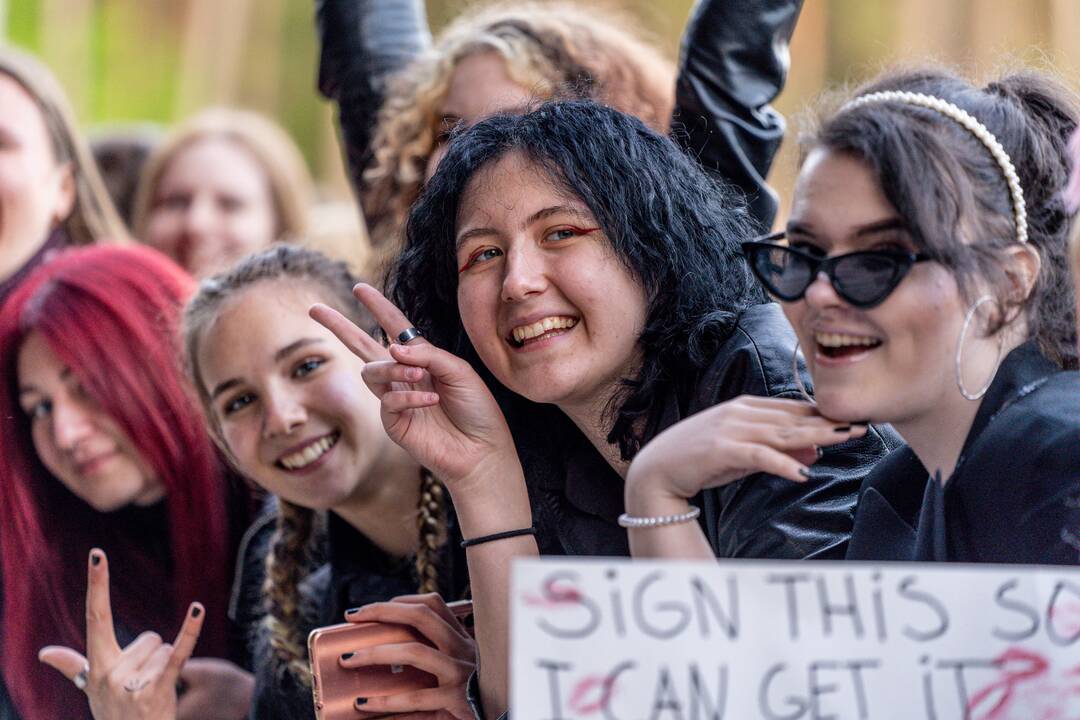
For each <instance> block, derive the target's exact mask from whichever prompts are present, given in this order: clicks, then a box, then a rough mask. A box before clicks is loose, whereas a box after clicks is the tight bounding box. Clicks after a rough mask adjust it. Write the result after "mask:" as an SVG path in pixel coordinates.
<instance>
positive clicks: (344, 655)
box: [341, 652, 356, 660]
mask: <svg viewBox="0 0 1080 720" xmlns="http://www.w3.org/2000/svg"><path fill="white" fill-rule="evenodd" d="M355 654H356V653H354V652H347V653H341V659H342V660H348V659H349V658H351V657H352V656H353V655H355Z"/></svg>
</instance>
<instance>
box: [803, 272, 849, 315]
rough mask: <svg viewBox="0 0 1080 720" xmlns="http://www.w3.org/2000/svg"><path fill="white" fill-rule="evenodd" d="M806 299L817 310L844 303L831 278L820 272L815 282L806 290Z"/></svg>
mask: <svg viewBox="0 0 1080 720" xmlns="http://www.w3.org/2000/svg"><path fill="white" fill-rule="evenodd" d="M805 299H806V302H807V304H808V305H812V306H813V307H816V308H823V307H831V306H833V305H840V304H842V303H843V302H844V301H843V300H841V299H840V296H839V295H837V294H836V290H835V289H834V288H833V286H832V281H831V280H830V279H829V276H828V275H826V274H825V273H823V272H818V274H817V276H816V277H814V280H813V282H811V283H810V286H809V287H807V288H806V296H805Z"/></svg>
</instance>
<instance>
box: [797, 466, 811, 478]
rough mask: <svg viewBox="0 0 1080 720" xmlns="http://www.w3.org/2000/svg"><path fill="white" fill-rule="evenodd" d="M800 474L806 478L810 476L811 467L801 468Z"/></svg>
mask: <svg viewBox="0 0 1080 720" xmlns="http://www.w3.org/2000/svg"><path fill="white" fill-rule="evenodd" d="M799 474H800V475H802V476H803V477H804V478H809V477H810V468H804V467H801V468H799Z"/></svg>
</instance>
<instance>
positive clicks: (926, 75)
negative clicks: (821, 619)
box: [627, 69, 1080, 564]
mask: <svg viewBox="0 0 1080 720" xmlns="http://www.w3.org/2000/svg"><path fill="white" fill-rule="evenodd" d="M1077 108H1078V105H1077V98H1076V96H1075V95H1074V94H1073V93H1071V92H1069V91H1067V90H1066V89H1065V88H1063V87H1062V86H1061V85H1060V84H1059V83H1057V82H1056V81H1055V80H1053V79H1051V78H1050V77H1048V76H1047V75H1045V74H1042V73H1036V72H1026V73H1020V74H1015V75H1010V76H1007V77H1005V78H1003V79H1001V80H998V81H996V82H992V83H990V84H989V85H987V86H986V87H985V88H978V87H975V86H973V85H972V84H971V83H970V82H968V81H967V80H965V79H964V78H961V77H959V76H957V75H954V74H952V73H949V72H945V71H942V70H934V69H931V70H926V71H908V72H900V73H895V74H888V75H886V76H884V77H882V78H880V79H878V80H876V81H874V82H872V83H870V84H869V85H867V86H866V87H864V88H862V89H861V90H860V91H858V92H857V93H856V94H855V96H854V97H853V99H852V100H850V101H849V102H848V103H847V104H845V105H844V106H842V107H841V108H840V109H839V110H837V111H835V112H833V113H832V114H830V115H828V116H827V117H826V118H825V119H824V121H823V122H822V123H821V126H820V127H819V128H818V129H817V130H816V131H815V132H813V133H811V134H810V135H809V136H808V138H807V139H806V140H805V146H804V149H805V157H804V160H803V164H802V171H801V173H800V175H799V180H798V183H797V185H796V188H795V198H794V204H793V208H792V213H791V217H790V218H789V220H788V224H787V229H786V232H785V233H782V234H779V235H776V236H773V237H771V238H768V239H767V240H766V241H765V242H757V243H750V244H747V245H746V246H745V247H746V252H747V254H748V256H749V258H750V262H751V265H752V266H753V268H754V269H755V271H756V273H757V275H758V277H759V278H760V279H761V281H762V283H763V284H764V285H765V287H766V288H768V289H769V290H770V292H772V293H773V294H774V295H775V296H777V297H778V298H780V300H781V301H782V302H781V304H782V306H783V309H784V312H785V314H786V315H787V317H788V319H789V320H790V321H791V323H792V325H793V326H794V327H795V331H796V333H797V335H798V337H799V339H800V341H801V343H802V346H803V348H804V349H805V351H806V353H807V359H808V362H809V365H810V371H811V374H812V375H813V378H814V384H815V396H816V403H817V412H820V413H822V414H823V415H825V416H827V417H830V418H835V419H838V420H840V421H850V420H856V419H860V418H862V419H866V418H869V419H870V420H872V421H874V422H887V423H891V424H892V425H893V427H894V428H896V430H897V431H898V432H899V433H900V434H901V435H902V436H903V437H904V439H905V440H906V441H907V443H908V445H907V447H904V448H901V449H898V450H896V451H894V452H893V453H892V454H891V455H890V456H889V457H888V458H886V459H885V460H884V461H882V462H881V463H879V464H878V465H877V467H875V468H874V470H873V471H872V473H871V474H870V475H869V476H868V477H867V480H866V483H865V484H864V486H863V490H862V493H861V496H860V501H859V505H858V510H857V513H856V518H855V528H854V534H853V537H852V541H851V543H850V545H849V547H848V552H847V556H848V557H849V558H854V559H873V560H945V561H957V562H1006V563H1036V564H1047V563H1057V564H1076V563H1077V562H1080V502H1078V499H1080V445H1078V444H1077V442H1076V438H1077V434H1078V432H1080V375H1078V374H1077V373H1075V372H1064V370H1072V369H1075V368H1076V360H1077V349H1076V327H1075V306H1074V292H1075V291H1074V286H1073V283H1072V281H1071V280H1070V276H1069V264H1068V233H1069V225H1070V223H1069V215H1070V211H1069V210H1068V209H1067V208H1066V206H1065V200H1066V198H1065V196H1064V194H1063V192H1062V191H1063V189H1064V188H1065V187H1066V184H1067V181H1068V177H1069V163H1068V153H1067V149H1066V148H1067V142H1068V139H1069V136H1070V134H1071V133H1072V132H1073V131H1074V130H1075V128H1076V126H1077V119H1078V117H1080V113H1078V109H1077ZM803 407H804V410H805V412H811V410H810V405H808V404H807V405H804V406H803ZM737 418H738V416H737V415H736V414H735V413H733V412H731V409H730V408H714V409H713V410H710V411H708V412H705V413H702V414H700V415H698V416H696V417H694V418H691V419H689V420H688V421H686V422H684V423H681V424H680V425H677V426H675V427H672V428H671V429H670V430H669V431H668V432H667V433H665V434H664V435H663V436H662V437H660V438H657V440H656V441H655V442H654V443H653V444H652V445H651V446H650V447H649V448H647V449H646V450H645V451H644V452H643V453H641V455H639V456H638V458H637V459H636V460H635V462H634V465H633V467H632V468H631V470H630V474H629V475H630V479H629V480H628V483H627V505H628V507H631V508H632V509H633V510H634V511H635V512H638V513H641V514H645V515H653V514H663V513H670V512H677V511H680V510H681V509H685V508H686V499H687V498H692V497H694V496H695V495H696V494H697V493H698V492H699V491H700V489H701V488H702V487H711V486H716V485H719V484H722V483H724V482H726V481H727V480H728V479H729V478H732V477H736V476H737V475H738V474H739V473H741V472H742V471H743V466H741V465H738V463H735V466H736V467H737V468H738V469H735V467H733V463H732V461H731V460H730V459H729V457H725V452H724V451H725V449H726V443H730V442H731V440H732V439H733V438H734V437H736V436H737V431H738V432H741V433H742V434H743V435H748V434H751V433H752V434H753V439H752V440H750V442H752V443H753V445H754V446H755V447H756V448H757V452H758V453H759V454H760V456H761V457H762V458H768V460H769V462H770V463H771V462H772V461H775V462H777V463H781V462H783V463H786V464H787V465H788V466H789V471H788V472H789V475H790V473H791V471H792V468H790V465H791V462H790V460H789V459H784V458H781V457H779V456H778V455H777V453H775V452H774V449H775V447H776V443H775V440H774V438H775V437H777V435H778V432H779V429H780V426H778V425H777V424H776V423H774V422H772V419H770V418H764V417H763V418H760V419H758V420H755V421H754V424H753V425H752V426H749V430H747V429H746V428H741V429H736V428H734V427H733V422H734V421H735V420H736V419H737ZM709 438H712V439H713V440H709ZM716 438H724V440H722V441H719V442H717V441H716ZM806 446H809V443H808V442H807V443H806ZM694 448H705V450H704V451H701V452H695V451H694V450H693V449H694ZM676 459H678V460H681V461H686V460H689V462H685V464H683V465H681V466H676V465H674V464H673V462H674V461H675V460H676ZM762 466H763V465H758V467H762ZM631 542H632V544H633V546H634V550H635V554H648V555H661V556H683V555H686V554H687V553H688V552H690V550H688V548H697V550H696V552H697V553H698V554H701V553H703V552H704V551H705V548H706V547H707V538H706V537H704V536H703V535H702V534H701V533H700V532H698V531H697V530H696V529H694V528H693V527H691V526H687V525H683V526H678V527H669V528H655V529H643V530H639V531H635V532H634V533H633V535H632V538H631Z"/></svg>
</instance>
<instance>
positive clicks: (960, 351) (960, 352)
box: [956, 295, 1005, 400]
mask: <svg viewBox="0 0 1080 720" xmlns="http://www.w3.org/2000/svg"><path fill="white" fill-rule="evenodd" d="M993 299H994V298H992V297H991V296H989V295H983V296H982V297H980V298H979V299H978V300H976V301H975V302H974V303H972V305H971V307H969V308H968V311H967V315H965V316H964V325H963V327H961V328H960V337H959V338H957V340H956V387H958V388H959V389H960V394H961V395H963V396H964V399H965V400H981V399H982V396H983V395H985V394H986V391H987V390H989V389H990V385H991V384H992V383H993V382H994V377H995V376H997V371H998V366H999V365H1000V364H1001V351H1002V350H1003V349H1004V347H1005V338H1004V337H1003V336H1002V335H1001V334H1000V333H999V334H998V354H997V359H996V360H994V371H993V372H992V373H990V377H989V379H987V381H986V384H985V385H983V386H982V388H981V389H979V390H977V391H976V392H970V391H968V389H967V388H966V387H964V374H963V372H962V369H961V368H962V367H963V357H964V340H965V339H966V338H967V331H968V328H969V327H970V326H971V321H972V320H973V319H974V318H975V311H976V310H978V309H979V306H981V305H983V304H985V303H988V302H990V301H991V300H993Z"/></svg>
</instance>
